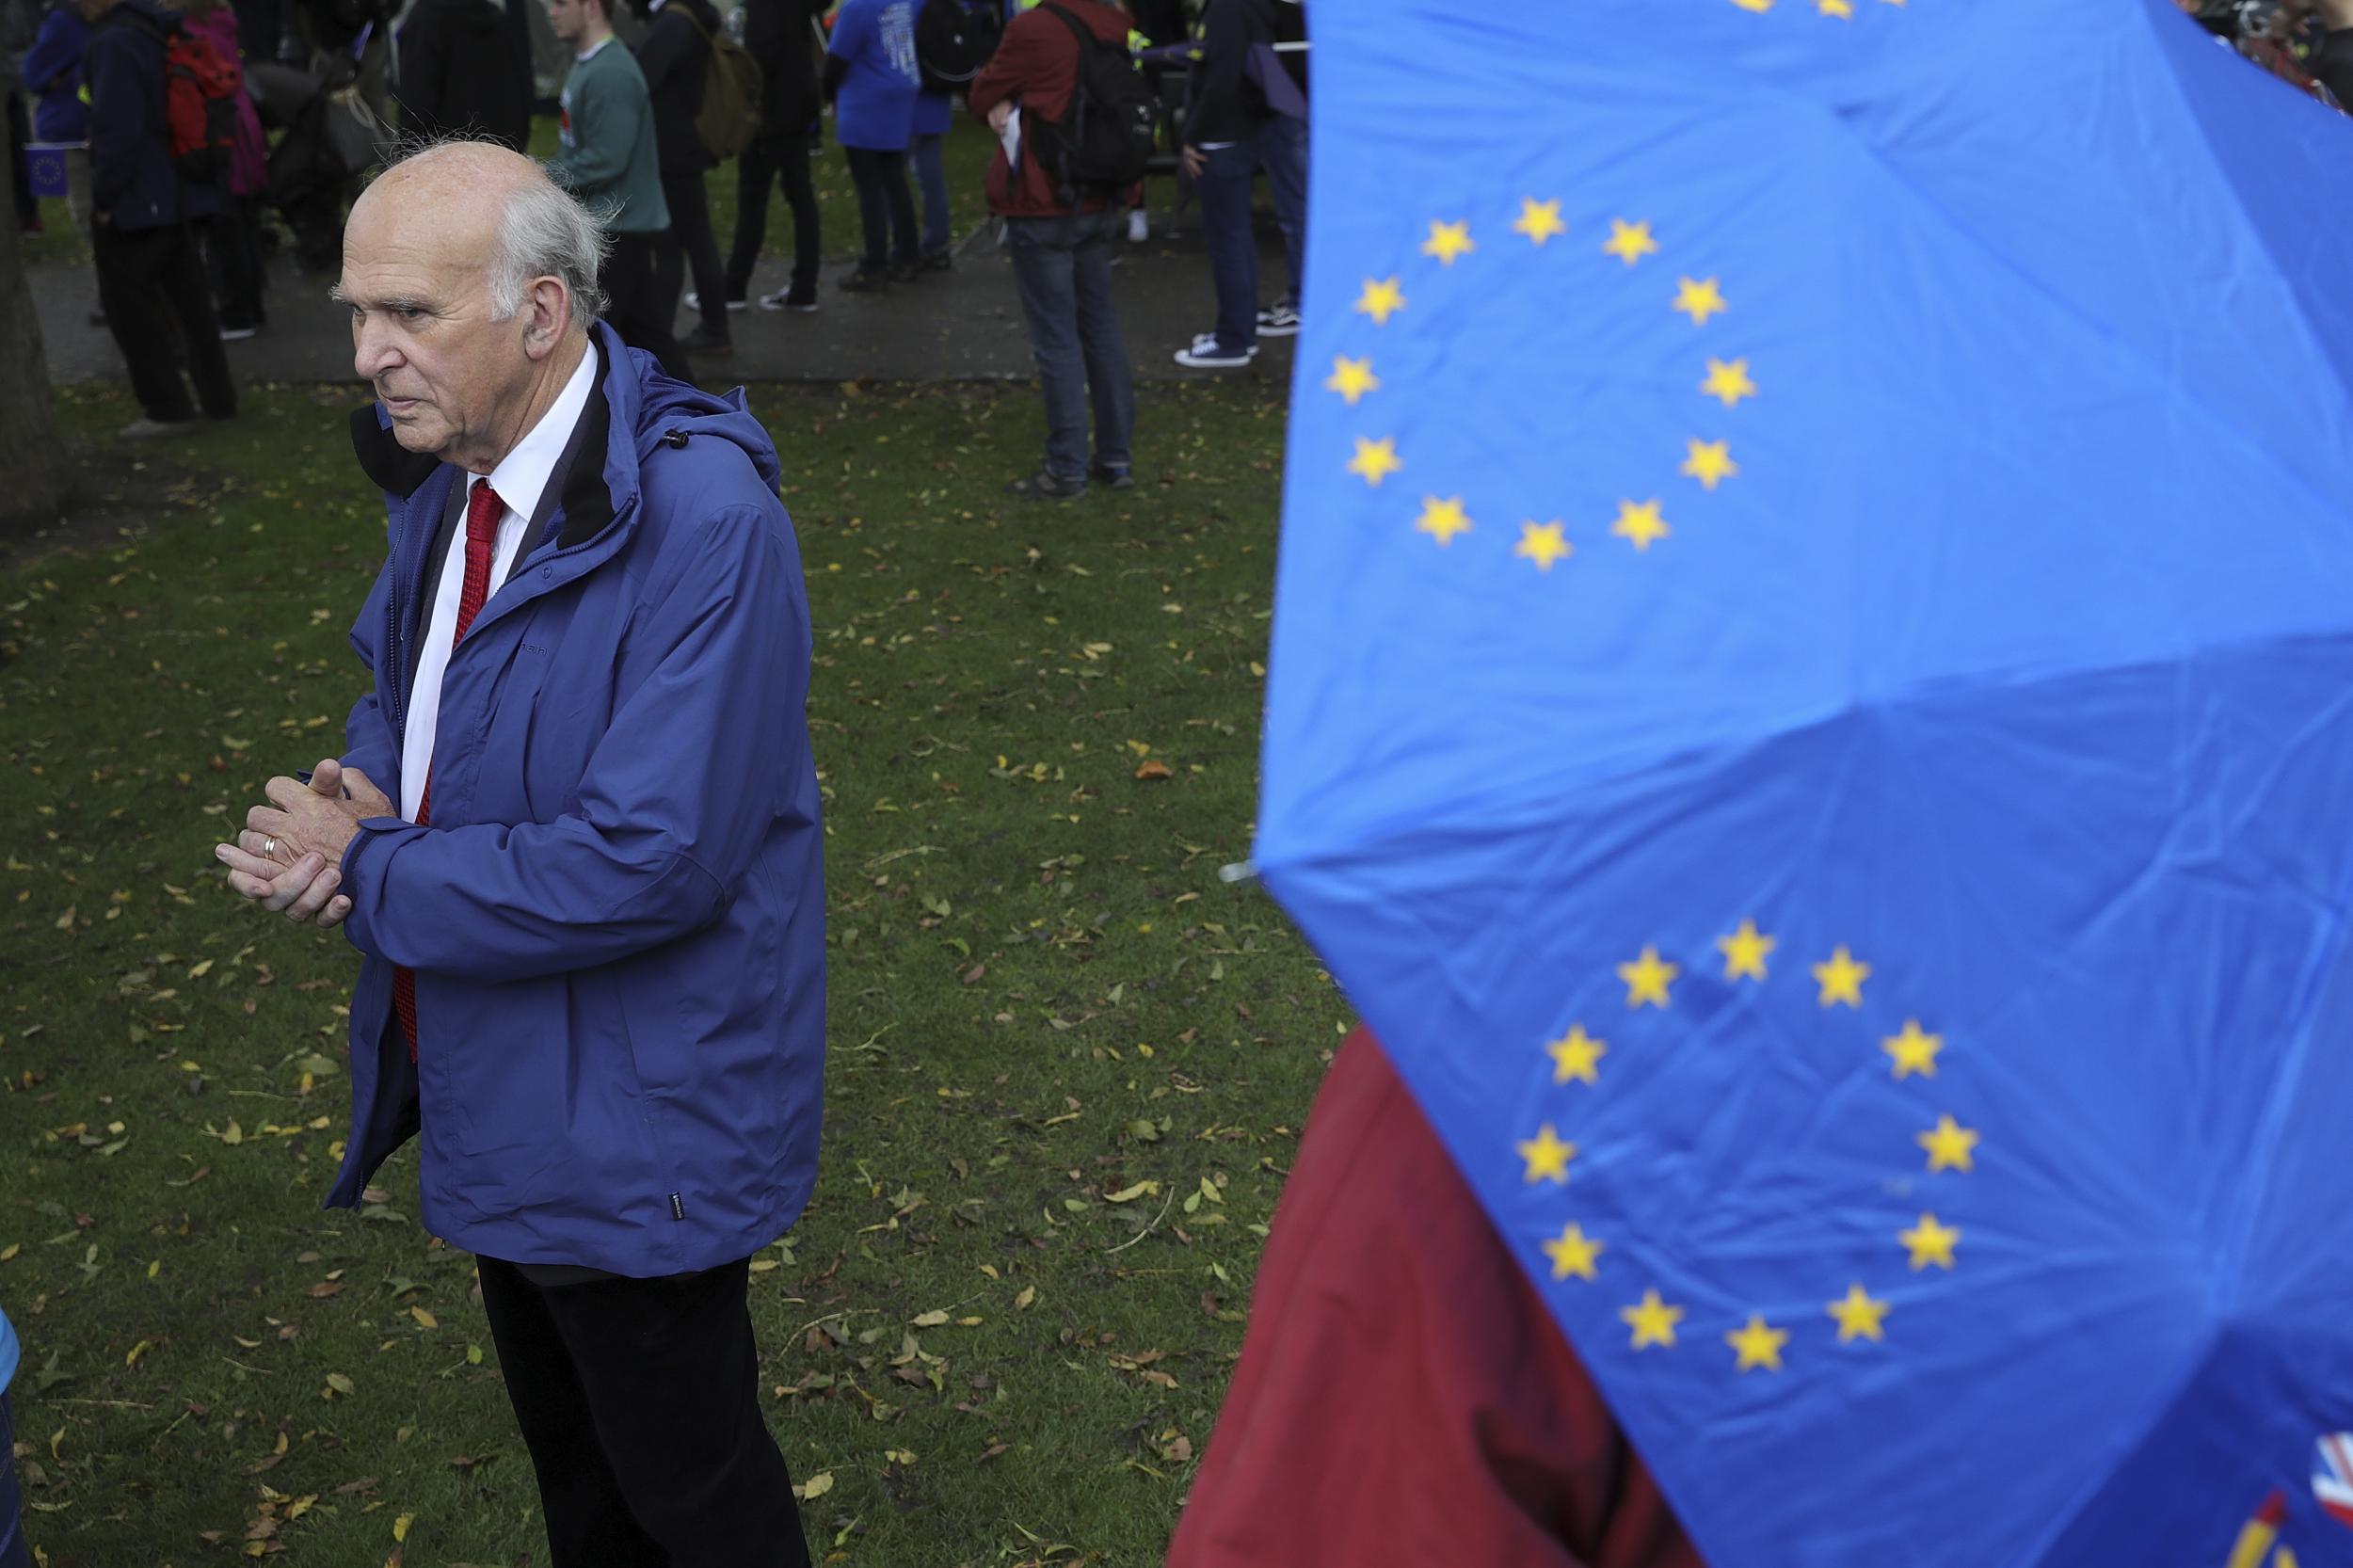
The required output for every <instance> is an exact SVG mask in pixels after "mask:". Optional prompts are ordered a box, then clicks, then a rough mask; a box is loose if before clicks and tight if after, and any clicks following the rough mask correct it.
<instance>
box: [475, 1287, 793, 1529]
mask: <svg viewBox="0 0 2353 1568" xmlns="http://www.w3.org/2000/svg"><path fill="white" fill-rule="evenodd" d="M748 1262H749V1259H740V1260H738V1261H736V1262H734V1263H728V1264H724V1265H722V1266H720V1267H719V1268H716V1269H710V1270H706V1271H704V1272H702V1273H699V1274H685V1275H680V1276H677V1277H673V1278H669V1279H600V1280H594V1281H590V1282H588V1283H586V1284H581V1285H536V1284H534V1283H533V1282H532V1281H531V1280H530V1279H528V1278H526V1277H525V1276H524V1274H523V1272H522V1271H521V1270H520V1269H518V1268H517V1267H515V1265H513V1264H511V1263H502V1262H499V1261H498V1260H497V1259H495V1258H488V1257H485V1258H481V1259H479V1260H478V1265H479V1267H480V1270H481V1273H482V1305H483V1310H484V1311H485V1312H486V1313H488V1316H489V1320H490V1336H491V1337H492V1338H493V1339H494V1340H495V1341H496V1342H497V1344H498V1352H499V1367H500V1369H501V1370H502V1371H503V1372H504V1374H505V1378H506V1395H507V1398H508V1399H509V1400H512V1401H513V1403H514V1406H515V1417H516V1420H517V1421H518V1422H519V1423H520V1425H521V1427H522V1434H523V1442H524V1444H525V1446H526V1447H528V1448H530V1450H531V1464H532V1468H533V1469H534V1470H535V1471H536V1472H537V1474H538V1478H539V1504H540V1508H541V1511H542V1512H544V1513H545V1515H546V1518H547V1528H548V1548H549V1560H550V1562H551V1563H552V1568H807V1564H808V1542H807V1541H806V1540H805V1539H804V1538H803V1537H802V1534H801V1515H800V1509H799V1507H798V1505H796V1504H795V1503H794V1502H793V1500H792V1477H791V1476H789V1475H788V1474H786V1472H785V1467H784V1456H783V1455H782V1454H780V1453H778V1452H777V1451H776V1440H775V1439H774V1438H772V1437H771V1436H769V1435H768V1427H767V1423H766V1422H765V1421H763V1420H762V1419H761V1418H760V1359H759V1352H758V1350H757V1348H756V1347H755V1346H754V1345H753V1343H752V1318H751V1312H750V1310H749V1308H748V1306H747V1305H746V1298H745V1288H746V1286H747V1284H748V1282H749V1280H750V1278H751V1274H750V1272H749V1270H748V1268H747V1267H746V1265H747V1264H748Z"/></svg>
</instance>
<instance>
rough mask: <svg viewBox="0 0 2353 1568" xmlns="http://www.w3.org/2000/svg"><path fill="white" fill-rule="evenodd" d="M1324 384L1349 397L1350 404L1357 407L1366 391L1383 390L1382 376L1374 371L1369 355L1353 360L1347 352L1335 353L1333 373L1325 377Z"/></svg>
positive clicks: (1351, 406)
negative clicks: (1376, 374) (1374, 373)
mask: <svg viewBox="0 0 2353 1568" xmlns="http://www.w3.org/2000/svg"><path fill="white" fill-rule="evenodd" d="M1323 384H1324V385H1325V386H1326V387H1328V388H1330V389H1331V390H1332V391H1333V392H1338V393H1339V394H1340V395H1341V396H1342V397H1345V398H1346V399H1348V406H1349V407H1350V408H1354V407H1356V405H1357V403H1358V402H1359V401H1360V400H1361V399H1362V398H1363V397H1364V395H1365V393H1367V392H1379V391H1380V390H1381V378H1380V377H1379V376H1375V375H1373V373H1372V359H1371V356H1369V355H1368V356H1366V357H1365V358H1364V359H1361V360H1352V359H1350V358H1349V357H1348V356H1347V355H1345V354H1337V355H1334V356H1333V358H1332V374H1331V375H1330V376H1327V377H1325V379H1324V383H1323Z"/></svg>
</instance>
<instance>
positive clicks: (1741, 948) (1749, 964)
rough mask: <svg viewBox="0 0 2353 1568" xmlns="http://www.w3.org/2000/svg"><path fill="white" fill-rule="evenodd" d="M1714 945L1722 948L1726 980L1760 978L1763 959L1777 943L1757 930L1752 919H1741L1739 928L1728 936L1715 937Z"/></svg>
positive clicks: (1762, 977)
mask: <svg viewBox="0 0 2353 1568" xmlns="http://www.w3.org/2000/svg"><path fill="white" fill-rule="evenodd" d="M1716 945H1717V946H1718V947H1719V948H1721V949H1722V950H1723V954H1724V978H1725V979H1726V980H1739V979H1741V978H1743V977H1746V978H1748V979H1750V980H1762V979H1764V978H1765V960H1766V958H1767V957H1768V956H1769V954H1770V953H1771V952H1772V951H1773V949H1774V948H1775V947H1776V946H1778V945H1779V944H1778V943H1777V942H1776V941H1775V940H1774V938H1772V937H1770V936H1766V935H1765V934H1764V933H1763V932H1761V931H1759V930H1757V929H1756V922H1755V921H1754V920H1742V921H1741V922H1740V929H1739V930H1737V931H1736V932H1734V933H1733V934H1732V935H1731V936H1719V937H1717V938H1716Z"/></svg>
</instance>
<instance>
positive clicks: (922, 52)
mask: <svg viewBox="0 0 2353 1568" xmlns="http://www.w3.org/2000/svg"><path fill="white" fill-rule="evenodd" d="M1004 30H1005V24H1004V19H1003V18H1002V17H1001V16H1000V15H999V14H998V10H997V8H996V7H995V6H994V5H984V6H982V7H981V8H978V9H977V10H976V9H974V8H972V7H970V6H968V5H967V4H965V0H924V3H923V11H922V14H921V15H920V16H919V17H917V18H916V19H915V66H916V69H917V70H918V71H920V72H922V75H923V90H924V91H926V92H962V91H963V90H964V89H965V88H968V87H970V86H971V85H972V78H973V77H975V76H978V75H979V74H980V73H981V68H982V67H983V66H984V65H986V64H988V57H989V56H991V55H994V54H995V53H997V40H998V39H999V38H1000V37H1001V36H1002V35H1003V33H1004Z"/></svg>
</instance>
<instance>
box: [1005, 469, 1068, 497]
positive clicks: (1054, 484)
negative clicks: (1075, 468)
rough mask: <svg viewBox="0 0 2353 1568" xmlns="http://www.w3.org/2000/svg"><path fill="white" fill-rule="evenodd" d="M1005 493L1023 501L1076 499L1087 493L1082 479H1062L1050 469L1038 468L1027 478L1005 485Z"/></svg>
mask: <svg viewBox="0 0 2353 1568" xmlns="http://www.w3.org/2000/svg"><path fill="white" fill-rule="evenodd" d="M1005 493H1006V494H1007V495H1013V496H1019V497H1020V498H1021V499H1022V500H1024V501H1076V500H1078V499H1079V497H1080V496H1082V495H1084V494H1086V493H1087V482H1086V481H1085V480H1083V479H1064V477H1063V476H1062V475H1061V474H1059V473H1056V472H1054V471H1053V470H1052V469H1043V468H1042V469H1040V470H1038V471H1037V472H1035V473H1032V475H1030V476H1029V477H1028V478H1027V479H1016V480H1015V481H1014V482H1013V483H1012V484H1010V485H1007V486H1006V487H1005Z"/></svg>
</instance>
